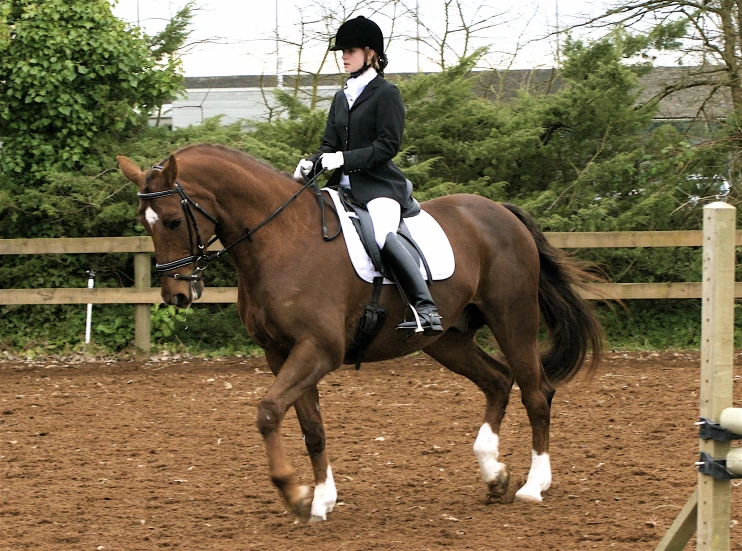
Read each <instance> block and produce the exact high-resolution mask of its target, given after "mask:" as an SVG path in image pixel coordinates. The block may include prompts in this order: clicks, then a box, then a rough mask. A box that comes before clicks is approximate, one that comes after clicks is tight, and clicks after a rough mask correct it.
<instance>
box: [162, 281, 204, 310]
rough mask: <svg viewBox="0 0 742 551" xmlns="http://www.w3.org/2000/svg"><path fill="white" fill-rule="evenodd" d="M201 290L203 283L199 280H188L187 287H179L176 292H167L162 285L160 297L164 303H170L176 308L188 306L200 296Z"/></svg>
mask: <svg viewBox="0 0 742 551" xmlns="http://www.w3.org/2000/svg"><path fill="white" fill-rule="evenodd" d="M171 286H172V285H168V286H167V287H171ZM203 290H204V284H203V282H201V281H189V282H188V286H187V287H181V288H180V289H178V290H177V291H176V292H169V289H167V288H166V286H165V285H163V288H162V299H163V301H164V302H165V303H166V304H172V305H173V306H175V307H176V308H188V307H189V306H190V305H191V303H192V302H193V301H194V300H198V299H199V298H201V294H202V293H203Z"/></svg>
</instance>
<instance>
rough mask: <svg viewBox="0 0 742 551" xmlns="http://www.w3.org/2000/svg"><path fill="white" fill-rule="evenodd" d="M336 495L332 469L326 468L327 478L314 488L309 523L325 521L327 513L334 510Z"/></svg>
mask: <svg viewBox="0 0 742 551" xmlns="http://www.w3.org/2000/svg"><path fill="white" fill-rule="evenodd" d="M337 498H338V493H337V489H336V488H335V480H334V479H333V477H332V468H331V467H330V466H329V465H328V466H327V478H326V479H325V481H324V482H320V483H319V484H317V486H315V487H314V499H313V500H312V514H311V516H310V517H309V521H310V522H317V521H320V520H327V513H329V512H330V511H332V510H333V509H334V508H335V502H336V501H337Z"/></svg>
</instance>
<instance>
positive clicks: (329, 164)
mask: <svg viewBox="0 0 742 551" xmlns="http://www.w3.org/2000/svg"><path fill="white" fill-rule="evenodd" d="M320 160H321V161H322V167H323V168H324V169H325V170H335V169H336V168H340V167H341V166H343V163H345V159H343V152H342V151H336V152H335V153H323V154H322V156H321V157H320Z"/></svg>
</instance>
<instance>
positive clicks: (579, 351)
mask: <svg viewBox="0 0 742 551" xmlns="http://www.w3.org/2000/svg"><path fill="white" fill-rule="evenodd" d="M503 206H504V207H505V208H506V209H508V210H509V211H510V212H512V213H513V214H514V215H515V216H516V217H517V218H518V219H519V220H520V221H521V222H522V223H523V225H524V226H525V227H526V228H528V231H529V232H530V233H531V235H532V236H533V240H534V241H535V242H536V247H537V248H538V256H539V261H540V263H541V273H540V276H539V284H538V303H539V309H540V310H541V319H542V320H543V322H544V325H546V328H547V330H548V332H549V337H550V341H551V347H550V348H549V350H546V351H545V352H542V354H541V362H542V364H543V366H544V371H545V372H546V376H547V377H548V378H549V381H550V382H551V383H553V384H558V383H562V382H567V381H569V380H570V379H571V378H572V377H574V376H575V375H576V374H577V372H578V371H579V370H580V369H581V368H582V367H583V365H584V364H585V361H586V358H587V353H588V349H591V350H592V357H591V359H590V363H589V364H588V371H589V372H594V371H595V369H596V368H597V367H598V363H599V362H600V353H601V352H602V349H603V341H604V332H603V327H602V326H601V324H600V321H599V320H598V318H597V316H596V313H595V310H594V309H593V306H592V305H591V304H590V303H589V302H588V301H587V300H586V299H584V298H582V297H581V296H580V295H579V294H577V292H576V290H575V288H574V287H573V286H574V285H576V286H578V287H584V286H586V285H587V284H588V283H590V282H594V281H596V280H598V279H600V278H599V277H597V276H595V275H594V274H591V273H590V272H588V271H587V270H585V269H584V268H583V267H581V266H580V265H579V263H578V261H576V260H575V259H573V258H571V257H569V256H568V255H566V254H565V253H564V252H563V251H561V250H560V249H557V248H556V247H554V246H552V245H550V244H549V242H548V241H547V240H546V236H545V235H544V233H543V232H542V231H541V230H540V229H539V227H538V226H537V225H536V222H535V221H534V220H533V218H531V216H530V215H529V214H527V213H526V212H525V211H524V210H522V209H521V208H520V207H518V206H516V205H512V204H503Z"/></svg>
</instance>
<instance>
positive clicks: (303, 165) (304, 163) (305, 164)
mask: <svg viewBox="0 0 742 551" xmlns="http://www.w3.org/2000/svg"><path fill="white" fill-rule="evenodd" d="M312 168H314V163H313V162H312V161H310V160H309V159H302V160H301V161H299V164H298V165H296V170H294V180H298V181H300V182H302V181H304V178H306V177H307V176H309V174H311V172H312Z"/></svg>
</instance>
